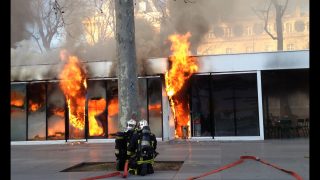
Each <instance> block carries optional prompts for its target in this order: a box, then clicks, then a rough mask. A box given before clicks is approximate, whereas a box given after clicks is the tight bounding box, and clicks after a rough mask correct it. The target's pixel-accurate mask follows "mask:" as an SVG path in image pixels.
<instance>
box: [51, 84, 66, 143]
mask: <svg viewBox="0 0 320 180" xmlns="http://www.w3.org/2000/svg"><path fill="white" fill-rule="evenodd" d="M47 96H48V102H47V118H48V120H47V121H48V139H49V140H58V139H60V140H61V139H65V123H66V117H65V97H64V95H63V93H62V91H61V89H60V87H59V84H58V83H48V87H47Z"/></svg>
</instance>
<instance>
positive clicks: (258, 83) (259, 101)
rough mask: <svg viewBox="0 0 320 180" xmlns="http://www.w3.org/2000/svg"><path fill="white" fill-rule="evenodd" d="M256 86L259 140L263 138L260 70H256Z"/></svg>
mask: <svg viewBox="0 0 320 180" xmlns="http://www.w3.org/2000/svg"><path fill="white" fill-rule="evenodd" d="M257 86H258V87H257V90H258V109H259V129H260V138H261V140H264V126H263V104H262V83H261V71H257Z"/></svg>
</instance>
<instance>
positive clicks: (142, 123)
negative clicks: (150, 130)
mask: <svg viewBox="0 0 320 180" xmlns="http://www.w3.org/2000/svg"><path fill="white" fill-rule="evenodd" d="M145 126H148V121H147V120H144V119H142V120H141V121H139V129H142V128H143V127H145Z"/></svg>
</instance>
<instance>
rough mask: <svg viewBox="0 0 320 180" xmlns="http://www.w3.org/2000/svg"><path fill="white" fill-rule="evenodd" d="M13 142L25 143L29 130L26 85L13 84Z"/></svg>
mask: <svg viewBox="0 0 320 180" xmlns="http://www.w3.org/2000/svg"><path fill="white" fill-rule="evenodd" d="M10 105H11V120H10V122H11V123H10V124H11V140H12V141H25V140H26V129H27V123H26V122H27V116H26V114H27V113H26V107H27V103H26V84H11V100H10Z"/></svg>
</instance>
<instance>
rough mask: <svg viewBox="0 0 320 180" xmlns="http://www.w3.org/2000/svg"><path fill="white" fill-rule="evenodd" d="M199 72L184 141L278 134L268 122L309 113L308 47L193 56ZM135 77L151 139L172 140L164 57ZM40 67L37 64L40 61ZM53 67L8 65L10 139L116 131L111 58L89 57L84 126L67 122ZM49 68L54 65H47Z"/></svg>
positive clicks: (87, 136) (103, 135)
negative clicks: (79, 127) (39, 70)
mask: <svg viewBox="0 0 320 180" xmlns="http://www.w3.org/2000/svg"><path fill="white" fill-rule="evenodd" d="M196 58H197V64H198V66H199V70H198V72H197V73H196V74H193V75H192V77H191V79H190V83H189V86H188V87H187V92H188V102H189V106H190V119H189V121H190V133H189V134H188V136H189V138H191V139H196V140H198V139H213V140H263V139H267V138H280V136H277V135H274V134H273V132H272V128H270V127H273V126H272V125H273V124H274V122H277V121H280V120H281V119H289V120H290V121H291V123H292V124H296V123H297V121H298V120H299V119H309V51H306V50H304V51H284V52H265V53H243V54H230V55H210V56H196ZM144 63H145V64H144V66H145V67H147V68H146V69H147V71H146V74H145V75H144V76H143V77H139V79H138V82H139V97H137V98H139V109H140V110H139V115H140V116H141V118H142V119H146V120H148V122H149V124H150V127H151V129H152V131H153V132H154V133H155V135H156V136H157V138H159V139H162V140H164V141H166V140H171V139H174V138H175V122H174V118H173V115H172V112H171V109H170V106H169V102H168V97H167V95H166V92H165V87H164V73H165V72H166V71H167V68H168V59H167V58H157V59H148V60H146V61H145V62H144ZM40 66H41V67H40ZM57 66H58V65H36V66H16V67H11V73H12V74H19V73H20V74H22V73H23V75H20V76H17V75H16V76H13V75H12V76H11V120H10V121H11V141H12V143H16V142H21V141H22V142H39V141H40V142H57V141H58V142H66V141H74V140H77V141H79V140H83V141H108V140H111V141H112V140H113V139H114V136H113V134H114V133H115V132H117V131H118V130H119V129H118V87H117V79H116V78H113V77H110V76H109V75H108V73H107V72H110V68H111V67H112V64H111V62H88V63H86V64H85V66H86V68H87V70H88V72H89V73H88V77H87V78H86V79H87V91H86V95H85V105H84V107H83V108H84V112H85V113H84V114H83V116H84V121H85V126H84V128H83V129H81V130H77V129H75V128H74V127H73V125H72V123H71V121H70V119H71V117H70V113H69V112H68V111H69V109H68V106H67V103H66V98H65V95H64V94H63V92H62V91H61V88H60V86H59V82H60V80H59V79H57V78H56V77H57V72H56V73H51V74H47V75H46V76H42V77H39V76H37V75H35V74H37V73H33V72H34V71H35V69H42V70H43V71H46V72H50V71H51V72H52V71H53V69H57ZM53 72H55V71H53Z"/></svg>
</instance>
